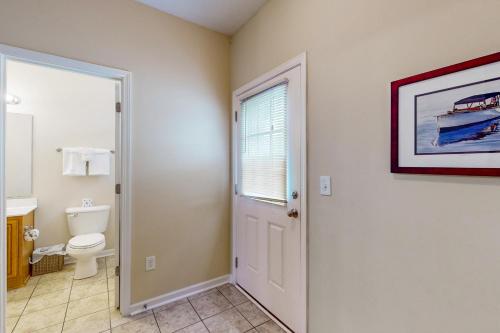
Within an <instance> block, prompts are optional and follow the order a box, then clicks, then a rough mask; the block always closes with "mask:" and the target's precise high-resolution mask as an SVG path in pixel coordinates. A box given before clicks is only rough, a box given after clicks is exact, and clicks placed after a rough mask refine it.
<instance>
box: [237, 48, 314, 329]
mask: <svg viewBox="0 0 500 333" xmlns="http://www.w3.org/2000/svg"><path fill="white" fill-rule="evenodd" d="M296 67H300V92H301V97H302V99H301V103H302V105H300V106H299V109H300V110H299V112H300V114H301V121H302V123H301V129H300V147H301V149H300V167H301V170H300V193H301V195H300V207H301V208H300V212H301V230H300V292H299V293H300V295H299V299H300V305H299V306H300V309H299V313H300V314H301V317H300V319H299V322H300V327H299V331H298V332H296V333H306V332H307V320H308V307H307V299H308V273H307V271H308V258H307V253H308V227H307V225H308V223H307V221H308V220H307V217H308V211H307V55H306V53H305V52H304V53H302V54H300V55H298V56H297V57H295V58H293V59H291V60H289V61H287V62H285V63H283V64H281V65H279V66H278V67H276V68H274V69H273V70H271V71H269V72H267V73H265V74H263V75H261V76H259V77H258V78H257V79H255V80H253V81H251V82H249V83H247V84H245V85H243V86H242V87H240V88H238V89H236V90H235V91H234V92H233V96H232V106H233V110H237V108H238V103H239V96H241V95H243V94H245V93H246V92H248V91H249V90H251V89H254V88H256V87H258V86H260V85H263V84H266V82H268V81H269V80H272V79H273V78H275V77H277V76H279V75H281V74H283V73H285V72H287V71H289V70H291V69H294V68H296ZM231 122H232V182H231V184H232V190H231V192H232V196H231V199H232V204H231V209H232V212H231V229H232V242H231V246H232V249H231V263H230V267H231V282H233V283H235V282H236V267H235V266H236V265H235V262H236V257H237V252H238V251H237V249H238V247H237V245H238V237H237V235H238V230H237V220H236V202H237V193H236V186H237V183H238V154H237V152H238V144H237V142H238V140H237V139H238V138H237V134H238V123H237V122H236V111H234V112H232V119H231Z"/></svg>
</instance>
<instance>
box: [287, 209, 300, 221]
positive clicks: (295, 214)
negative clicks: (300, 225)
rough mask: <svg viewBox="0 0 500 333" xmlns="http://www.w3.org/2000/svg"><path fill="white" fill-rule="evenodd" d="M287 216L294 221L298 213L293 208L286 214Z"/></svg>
mask: <svg viewBox="0 0 500 333" xmlns="http://www.w3.org/2000/svg"><path fill="white" fill-rule="evenodd" d="M287 215H288V217H293V218H295V219H296V218H297V217H299V211H298V210H296V209H295V208H292V209H290V210H289V211H288V212H287Z"/></svg>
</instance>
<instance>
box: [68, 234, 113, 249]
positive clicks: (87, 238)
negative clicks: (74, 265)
mask: <svg viewBox="0 0 500 333" xmlns="http://www.w3.org/2000/svg"><path fill="white" fill-rule="evenodd" d="M104 242H105V238H104V235H103V234H100V233H94V234H84V235H78V236H75V237H73V238H71V239H70V240H69V242H68V248H70V249H75V250H83V249H90V248H94V247H97V246H99V245H101V244H103V243H104Z"/></svg>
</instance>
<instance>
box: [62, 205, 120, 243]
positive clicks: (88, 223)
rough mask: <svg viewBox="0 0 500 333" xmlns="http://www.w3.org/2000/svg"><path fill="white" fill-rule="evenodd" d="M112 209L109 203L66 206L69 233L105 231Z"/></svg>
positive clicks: (80, 233) (81, 233)
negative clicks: (90, 205) (91, 205)
mask: <svg viewBox="0 0 500 333" xmlns="http://www.w3.org/2000/svg"><path fill="white" fill-rule="evenodd" d="M110 210H111V206H109V205H102V206H94V207H72V208H66V217H67V219H68V227H69V233H70V234H71V236H77V235H83V234H91V233H98V232H100V233H103V232H105V231H106V228H107V227H108V220H109V212H110Z"/></svg>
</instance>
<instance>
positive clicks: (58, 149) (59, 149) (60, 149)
mask: <svg viewBox="0 0 500 333" xmlns="http://www.w3.org/2000/svg"><path fill="white" fill-rule="evenodd" d="M56 151H57V152H58V153H60V152H62V148H56ZM109 152H110V153H111V154H114V153H115V151H114V150H110V151H109Z"/></svg>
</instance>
